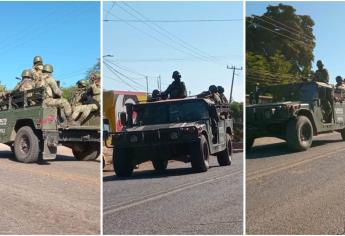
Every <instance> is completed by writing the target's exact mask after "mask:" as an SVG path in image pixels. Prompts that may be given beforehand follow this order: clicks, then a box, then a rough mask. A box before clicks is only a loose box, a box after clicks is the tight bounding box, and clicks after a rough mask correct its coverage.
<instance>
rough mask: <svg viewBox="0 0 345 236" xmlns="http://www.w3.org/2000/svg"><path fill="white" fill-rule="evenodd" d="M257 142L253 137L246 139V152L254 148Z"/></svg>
mask: <svg viewBox="0 0 345 236" xmlns="http://www.w3.org/2000/svg"><path fill="white" fill-rule="evenodd" d="M254 142H255V138H253V137H250V136H249V137H246V150H250V149H251V148H252V147H253V144H254Z"/></svg>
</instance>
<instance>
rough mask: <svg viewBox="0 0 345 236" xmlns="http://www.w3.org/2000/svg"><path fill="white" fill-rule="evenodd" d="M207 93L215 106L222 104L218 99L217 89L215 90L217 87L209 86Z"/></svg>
mask: <svg viewBox="0 0 345 236" xmlns="http://www.w3.org/2000/svg"><path fill="white" fill-rule="evenodd" d="M208 91H210V93H211V94H210V96H209V98H210V99H211V100H212V101H214V103H215V104H221V103H222V100H221V99H220V96H219V94H218V89H217V86H216V85H211V86H210V87H209V88H208Z"/></svg>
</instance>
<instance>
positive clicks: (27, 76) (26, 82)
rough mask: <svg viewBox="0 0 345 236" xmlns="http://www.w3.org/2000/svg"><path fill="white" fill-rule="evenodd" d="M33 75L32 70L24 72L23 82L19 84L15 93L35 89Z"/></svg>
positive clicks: (15, 88)
mask: <svg viewBox="0 0 345 236" xmlns="http://www.w3.org/2000/svg"><path fill="white" fill-rule="evenodd" d="M31 76H32V73H31V71H30V70H24V71H23V73H22V80H21V81H20V82H18V83H17V85H16V86H15V87H14V89H13V91H21V92H22V91H25V90H30V89H33V88H34V83H33V82H32V80H31Z"/></svg>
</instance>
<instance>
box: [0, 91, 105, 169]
mask: <svg viewBox="0 0 345 236" xmlns="http://www.w3.org/2000/svg"><path fill="white" fill-rule="evenodd" d="M43 92H44V88H36V89H32V90H27V91H23V92H14V93H10V94H7V95H4V96H2V98H1V100H0V142H1V143H4V144H7V145H8V146H10V147H11V150H12V151H13V153H14V155H15V157H16V159H17V160H18V161H20V162H24V163H30V162H36V161H38V160H41V159H43V160H52V159H55V157H56V154H57V147H58V145H63V146H66V147H69V148H71V149H72V152H73V155H74V156H75V158H76V159H77V160H94V159H96V158H97V157H98V155H99V152H100V116H99V114H97V113H93V114H91V115H90V116H89V117H88V118H87V119H86V120H85V122H84V123H83V124H80V125H77V126H66V125H63V115H62V114H61V112H60V109H57V108H54V107H45V106H43Z"/></svg>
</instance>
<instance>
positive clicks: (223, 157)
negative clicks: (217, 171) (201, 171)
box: [217, 134, 232, 166]
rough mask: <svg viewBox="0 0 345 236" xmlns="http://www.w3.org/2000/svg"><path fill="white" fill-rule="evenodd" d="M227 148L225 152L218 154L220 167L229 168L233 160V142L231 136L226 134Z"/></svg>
mask: <svg viewBox="0 0 345 236" xmlns="http://www.w3.org/2000/svg"><path fill="white" fill-rule="evenodd" d="M226 144H227V145H226V148H225V150H224V151H221V152H219V153H217V160H218V164H219V165H220V166H229V165H231V159H232V142H231V139H230V135H229V134H226Z"/></svg>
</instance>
